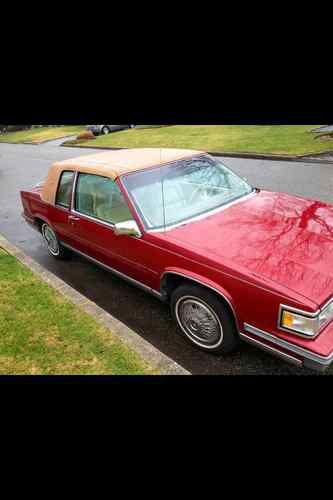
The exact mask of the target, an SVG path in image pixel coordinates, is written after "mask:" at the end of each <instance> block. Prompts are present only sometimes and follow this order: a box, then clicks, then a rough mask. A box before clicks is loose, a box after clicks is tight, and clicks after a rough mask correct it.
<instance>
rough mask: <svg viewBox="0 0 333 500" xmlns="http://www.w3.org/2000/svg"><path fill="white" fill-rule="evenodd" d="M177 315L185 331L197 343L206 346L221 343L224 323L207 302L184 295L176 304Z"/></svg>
mask: <svg viewBox="0 0 333 500" xmlns="http://www.w3.org/2000/svg"><path fill="white" fill-rule="evenodd" d="M176 317H177V319H178V322H179V324H180V326H181V328H182V330H183V331H184V333H185V334H186V335H187V336H188V337H189V338H190V339H191V340H192V341H193V342H195V343H196V344H199V345H201V346H204V347H206V348H213V347H217V346H218V345H220V344H221V342H222V340H223V330H222V325H221V323H220V321H219V319H218V317H217V315H216V314H215V312H214V311H213V310H212V309H211V308H210V307H209V306H208V305H207V304H205V303H203V302H201V301H200V300H198V299H196V298H195V297H182V298H181V299H180V300H179V301H178V302H177V304H176Z"/></svg>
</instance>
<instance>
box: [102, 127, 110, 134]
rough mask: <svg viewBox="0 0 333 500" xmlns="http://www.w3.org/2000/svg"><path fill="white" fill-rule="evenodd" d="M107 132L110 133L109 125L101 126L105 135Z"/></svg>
mask: <svg viewBox="0 0 333 500" xmlns="http://www.w3.org/2000/svg"><path fill="white" fill-rule="evenodd" d="M109 133H110V129H109V127H103V128H102V134H104V135H107V134H109Z"/></svg>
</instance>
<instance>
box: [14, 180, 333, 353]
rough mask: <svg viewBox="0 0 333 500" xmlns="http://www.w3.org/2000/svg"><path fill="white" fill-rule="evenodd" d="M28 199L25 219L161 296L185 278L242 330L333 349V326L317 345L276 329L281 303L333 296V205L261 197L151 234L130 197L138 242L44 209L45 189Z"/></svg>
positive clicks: (309, 303)
mask: <svg viewBox="0 0 333 500" xmlns="http://www.w3.org/2000/svg"><path fill="white" fill-rule="evenodd" d="M118 182H119V181H118ZM119 184H120V186H121V188H122V189H123V190H124V187H123V186H122V185H121V183H120V182H119ZM125 195H126V193H125ZM22 199H23V206H24V210H25V214H26V215H27V216H29V217H38V218H40V219H42V220H45V221H46V222H48V223H49V224H51V226H53V227H54V229H55V230H56V231H57V233H58V235H59V237H60V239H61V240H62V241H64V242H66V243H68V244H69V245H71V246H73V247H74V248H77V249H78V250H81V251H82V252H84V253H87V254H88V255H90V256H91V257H94V258H95V259H97V260H99V261H101V262H103V263H105V264H107V265H109V266H111V267H114V268H116V269H118V270H119V271H121V272H123V273H125V274H126V275H128V276H130V277H132V278H134V279H136V280H138V281H140V282H142V283H143V284H146V285H147V286H149V287H151V288H153V289H155V290H157V291H160V282H161V277H162V275H163V273H165V272H168V271H174V272H180V273H182V274H185V275H187V276H189V277H193V278H195V279H198V280H200V281H202V282H203V283H206V284H207V285H208V286H212V287H214V288H215V289H217V290H219V291H220V292H221V293H223V295H224V296H225V297H227V298H228V300H229V301H230V303H231V305H232V307H233V308H234V310H235V313H236V316H237V320H238V324H239V328H240V329H241V330H243V323H244V322H247V323H249V324H251V325H253V326H255V327H257V328H260V329H262V330H264V331H267V332H269V333H272V334H274V335H276V336H279V337H281V338H284V339H286V340H288V341H289V342H292V343H294V344H297V345H300V346H303V347H305V348H307V349H309V350H312V351H314V352H316V353H318V354H322V355H325V356H326V355H328V354H329V353H330V352H331V351H332V350H333V324H332V323H331V324H330V325H329V326H328V327H326V328H325V330H324V331H323V332H322V333H321V334H320V335H319V336H318V337H317V338H316V339H314V340H309V339H303V338H301V337H298V336H295V335H292V334H287V333H284V332H282V331H281V330H279V329H278V328H277V321H278V310H279V305H280V304H281V303H283V304H286V305H290V306H293V307H296V308H299V309H303V310H307V311H310V312H311V311H316V310H317V309H318V308H319V307H321V306H322V305H323V304H324V303H325V302H327V300H329V299H330V298H331V297H332V296H333V252H332V248H333V245H332V243H333V206H330V205H327V204H324V203H321V202H318V201H312V200H306V199H304V198H299V197H294V196H289V195H287V194H282V193H272V192H268V191H261V192H258V193H256V194H254V195H253V196H252V197H250V198H249V199H247V200H244V201H240V202H239V203H236V204H235V205H233V206H231V207H229V208H226V209H225V210H222V211H220V212H219V213H217V214H214V215H211V216H209V217H206V218H204V219H201V220H199V221H196V222H191V223H189V224H186V225H183V226H181V227H178V228H175V229H172V230H169V231H166V232H159V233H147V232H144V230H143V225H142V223H141V221H140V220H139V219H138V216H137V214H136V212H135V209H134V207H133V206H132V205H131V203H130V200H129V198H128V197H127V200H128V202H129V204H130V205H131V210H132V212H133V214H134V216H135V218H136V220H137V222H138V224H139V225H140V228H141V229H142V230H143V236H142V238H141V239H137V238H132V237H128V236H115V235H114V232H113V230H112V228H111V227H108V226H106V225H104V224H101V223H98V222H94V221H91V220H89V219H88V218H86V217H85V216H83V215H82V216H81V215H77V214H75V215H76V216H77V217H78V219H79V220H78V221H76V222H74V223H70V221H69V219H68V217H69V216H70V215H71V212H70V210H65V209H62V208H58V207H53V206H51V205H47V204H45V203H43V202H42V201H41V200H40V196H39V190H38V189H35V190H33V191H31V192H23V193H22Z"/></svg>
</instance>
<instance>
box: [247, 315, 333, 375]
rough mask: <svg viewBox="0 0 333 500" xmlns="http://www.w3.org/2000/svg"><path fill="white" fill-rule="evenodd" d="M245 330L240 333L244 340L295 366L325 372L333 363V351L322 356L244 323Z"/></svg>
mask: <svg viewBox="0 0 333 500" xmlns="http://www.w3.org/2000/svg"><path fill="white" fill-rule="evenodd" d="M244 330H245V332H244V333H242V332H240V337H241V339H242V340H244V341H245V342H248V343H249V344H253V345H256V346H257V347H259V348H261V349H263V350H265V351H267V352H270V353H271V354H273V355H275V356H278V357H280V358H282V359H285V361H288V362H289V363H292V364H294V365H297V366H304V367H306V368H310V369H311V370H319V371H323V370H325V369H326V368H328V366H329V365H330V364H331V363H332V362H333V351H332V352H331V353H330V354H329V356H326V357H325V356H320V355H319V354H316V353H314V352H311V351H308V350H307V349H304V348H303V347H299V346H297V345H295V344H291V343H290V342H287V341H286V340H284V339H281V338H278V337H275V336H274V335H271V334H270V333H267V332H264V331H263V330H260V329H259V328H256V327H254V326H251V325H249V324H247V323H244ZM248 334H250V335H248ZM265 341H266V342H269V344H266V342H265ZM286 351H287V352H286Z"/></svg>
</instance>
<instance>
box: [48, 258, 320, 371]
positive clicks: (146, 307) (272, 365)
mask: <svg viewBox="0 0 333 500" xmlns="http://www.w3.org/2000/svg"><path fill="white" fill-rule="evenodd" d="M43 261H44V262H43V263H42V265H44V266H45V267H47V268H48V269H49V270H50V271H52V272H53V273H55V274H56V275H57V276H59V277H60V278H61V279H63V280H64V281H65V282H66V283H68V284H69V285H71V286H72V287H73V288H75V289H76V290H77V291H79V292H80V293H82V294H83V295H85V296H86V297H87V298H89V299H90V300H92V301H93V302H95V303H96V304H98V305H99V306H100V307H102V308H103V309H104V310H105V311H107V312H108V313H110V314H111V315H112V316H114V317H115V318H117V319H118V320H119V321H121V322H122V323H124V324H125V325H126V326H128V327H129V328H131V329H132V330H134V331H135V332H136V333H137V334H138V335H140V336H141V337H143V338H144V339H145V340H147V341H148V342H150V343H151V344H152V345H153V346H154V347H156V348H157V349H159V350H160V351H162V352H163V353H164V354H166V355H167V356H169V357H170V358H172V359H173V360H174V361H176V362H177V363H179V364H180V365H181V366H183V367H184V368H185V369H186V370H188V371H189V372H191V373H192V374H195V375H217V374H220V375H278V374H279V375H310V374H311V375H313V374H314V373H315V372H312V371H310V370H306V369H301V368H297V367H294V366H292V365H289V364H287V363H285V362H283V361H281V360H279V359H277V358H274V357H272V356H270V355H268V354H266V353H265V352H262V351H260V350H258V349H256V348H254V347H252V346H249V345H247V344H244V343H242V344H241V347H240V350H239V351H238V352H236V353H234V354H229V355H225V356H221V355H219V356H217V355H213V354H208V353H205V352H203V351H200V350H199V349H197V348H195V347H194V346H192V345H191V344H190V343H189V342H188V341H187V339H186V338H184V337H183V336H182V335H181V334H180V333H179V332H178V329H177V327H176V325H175V324H174V322H173V320H172V318H171V314H170V310H169V307H168V306H167V305H166V304H163V303H161V302H160V301H159V300H158V299H156V298H154V297H152V296H150V295H148V294H146V293H145V292H143V291H142V290H140V289H138V288H136V287H134V286H133V285H130V284H129V283H127V282H126V281H124V280H122V279H120V278H117V277H115V276H114V275H113V274H111V273H109V272H107V271H105V270H103V269H101V268H99V267H97V266H95V265H94V264H91V263H90V262H88V261H87V260H85V259H83V258H81V257H79V256H77V255H73V256H72V258H71V263H70V265H69V263H68V262H66V261H65V262H59V261H53V259H51V258H50V257H48V256H45V258H44V259H43Z"/></svg>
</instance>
